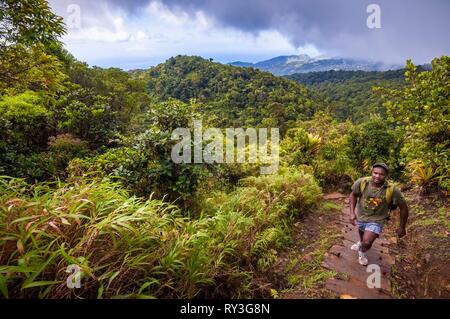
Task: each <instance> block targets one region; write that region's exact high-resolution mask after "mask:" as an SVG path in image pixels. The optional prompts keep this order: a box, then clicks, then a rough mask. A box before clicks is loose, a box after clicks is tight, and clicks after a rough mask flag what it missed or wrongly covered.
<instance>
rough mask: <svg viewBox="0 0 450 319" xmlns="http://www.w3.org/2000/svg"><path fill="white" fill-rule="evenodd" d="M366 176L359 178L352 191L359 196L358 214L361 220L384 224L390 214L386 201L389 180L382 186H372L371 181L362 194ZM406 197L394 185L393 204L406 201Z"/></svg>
mask: <svg viewBox="0 0 450 319" xmlns="http://www.w3.org/2000/svg"><path fill="white" fill-rule="evenodd" d="M363 179H364V177H362V178H359V179H358V180H357V181H356V182H355V183H354V184H353V186H352V192H353V194H355V195H356V196H357V197H358V203H357V205H356V216H357V218H358V220H359V221H363V222H375V223H380V224H384V223H385V222H386V220H387V218H388V216H389V207H388V203H387V201H386V190H387V186H388V184H387V182H385V183H384V185H383V186H381V187H376V186H372V181H371V179H369V181H368V182H367V184H366V187H365V188H364V192H363V193H362V194H361V181H362V180H363ZM404 202H405V198H404V197H403V194H402V193H401V191H400V190H399V189H398V188H397V187H394V190H393V192H392V199H391V204H392V205H398V204H400V203H404Z"/></svg>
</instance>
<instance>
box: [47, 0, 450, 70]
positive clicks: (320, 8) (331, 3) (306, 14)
mask: <svg viewBox="0 0 450 319" xmlns="http://www.w3.org/2000/svg"><path fill="white" fill-rule="evenodd" d="M49 2H50V4H51V6H52V8H53V10H54V11H55V12H56V13H57V14H59V15H60V16H62V17H64V20H65V22H66V24H67V27H68V33H67V35H65V36H64V38H63V41H64V42H65V44H66V46H67V48H68V50H69V51H70V52H72V54H74V55H75V57H76V58H78V59H80V60H82V61H86V62H88V63H89V64H90V65H98V66H102V67H109V66H115V67H121V68H124V69H132V68H146V67H148V66H151V65H155V64H158V63H160V62H163V61H164V60H166V59H167V58H169V57H171V56H174V55H178V54H187V55H200V56H203V57H205V58H213V59H214V60H216V61H219V62H231V61H237V60H240V61H248V62H257V61H261V60H264V59H268V58H271V57H275V56H278V55H291V54H303V53H306V54H308V55H310V56H313V57H315V56H323V55H324V56H329V57H334V56H342V57H352V58H363V59H369V60H375V61H382V62H385V63H389V64H390V63H396V64H404V62H405V60H406V59H408V58H411V59H413V61H414V62H415V63H426V62H429V61H430V60H431V59H432V58H434V57H437V56H441V55H444V54H446V55H449V54H450V41H449V36H448V34H449V31H450V1H448V0H428V1H424V0H369V1H366V0H282V1H273V0H190V1H189V0H158V1H152V0H124V1H121V0H50V1H49ZM370 4H376V5H378V8H379V9H380V15H379V17H380V20H379V22H380V25H379V26H380V28H369V27H368V26H367V20H368V18H369V16H371V17H372V14H373V13H374V12H373V11H370V12H367V9H368V6H369V5H370ZM369 20H370V21H372V22H373V21H374V20H372V18H370V19H369Z"/></svg>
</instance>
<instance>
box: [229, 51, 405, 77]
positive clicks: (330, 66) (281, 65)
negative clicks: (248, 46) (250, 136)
mask: <svg viewBox="0 0 450 319" xmlns="http://www.w3.org/2000/svg"><path fill="white" fill-rule="evenodd" d="M227 64H229V65H233V66H237V67H253V68H256V69H259V70H262V71H268V72H270V73H272V74H274V75H277V76H283V75H291V74H295V73H307V72H321V71H331V70H334V71H388V70H396V69H400V68H402V66H400V65H395V64H385V63H383V62H375V61H369V60H363V59H353V58H342V57H334V58H329V57H324V56H319V57H316V58H311V57H310V56H308V55H307V54H301V55H280V56H277V57H274V58H271V59H268V60H264V61H259V62H256V63H251V62H244V61H234V62H230V63H227Z"/></svg>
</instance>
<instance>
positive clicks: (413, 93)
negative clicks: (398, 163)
mask: <svg viewBox="0 0 450 319" xmlns="http://www.w3.org/2000/svg"><path fill="white" fill-rule="evenodd" d="M405 78H406V81H407V83H408V85H407V86H406V87H405V88H404V89H403V90H387V89H379V90H380V91H381V92H382V93H383V94H384V95H385V97H389V101H387V102H386V107H387V109H388V112H389V116H390V119H391V121H395V122H397V123H400V124H402V126H403V127H404V129H403V130H404V134H405V137H404V138H405V143H404V146H403V147H402V149H401V155H402V159H403V162H404V164H405V165H406V164H408V163H410V162H414V161H420V162H421V163H422V164H423V165H424V166H425V168H426V169H427V170H428V169H431V171H434V172H436V174H437V175H438V176H440V177H439V183H438V184H439V186H440V187H441V188H443V189H446V190H449V188H448V187H449V176H450V153H449V149H450V142H449V141H450V135H449V132H450V130H449V125H450V120H449V108H450V86H449V83H450V58H449V57H447V56H443V57H441V58H437V59H434V60H433V61H432V70H431V71H426V72H420V73H419V72H418V71H417V68H416V67H415V65H414V64H413V63H412V62H411V61H408V62H407V65H406V72H405Z"/></svg>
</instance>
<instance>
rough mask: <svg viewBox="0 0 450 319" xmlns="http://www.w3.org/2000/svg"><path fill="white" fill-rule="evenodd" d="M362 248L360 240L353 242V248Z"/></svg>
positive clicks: (357, 249)
mask: <svg viewBox="0 0 450 319" xmlns="http://www.w3.org/2000/svg"><path fill="white" fill-rule="evenodd" d="M360 248H361V242H360V241H358V242H357V243H356V244H353V245H352V247H350V249H351V250H356V251H359V249H360Z"/></svg>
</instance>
